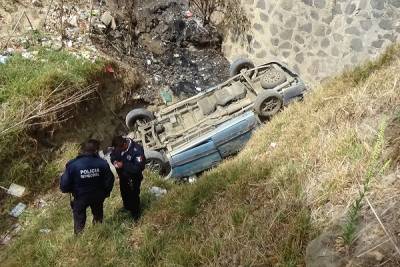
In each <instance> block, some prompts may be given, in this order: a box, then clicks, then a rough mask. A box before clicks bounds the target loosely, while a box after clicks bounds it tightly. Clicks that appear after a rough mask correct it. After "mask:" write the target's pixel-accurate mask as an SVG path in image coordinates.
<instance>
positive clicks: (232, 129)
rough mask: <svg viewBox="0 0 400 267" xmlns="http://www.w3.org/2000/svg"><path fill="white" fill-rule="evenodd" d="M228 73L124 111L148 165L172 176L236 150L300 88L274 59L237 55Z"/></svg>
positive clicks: (207, 165)
mask: <svg viewBox="0 0 400 267" xmlns="http://www.w3.org/2000/svg"><path fill="white" fill-rule="evenodd" d="M231 76H232V77H231V78H230V79H229V80H227V81H225V82H223V83H222V84H219V85H217V86H214V87H212V88H209V89H208V90H206V91H204V92H201V93H199V94H198V95H196V96H193V97H191V98H188V99H185V100H183V101H180V102H178V103H175V104H173V105H171V106H168V107H166V108H164V109H162V110H160V111H159V112H157V113H155V114H153V113H151V112H149V111H148V110H146V109H142V108H140V109H134V110H132V111H130V112H129V113H128V114H127V116H126V125H127V126H128V127H129V128H130V129H131V132H130V133H129V136H130V137H131V138H133V139H134V140H136V141H137V142H139V143H141V144H142V145H143V147H144V148H145V153H146V158H147V163H148V167H149V168H151V169H153V170H155V171H158V172H159V173H160V174H169V176H170V177H173V178H183V177H189V176H191V175H194V174H197V173H199V172H202V171H204V170H206V169H209V168H211V167H213V166H215V165H217V164H218V163H219V162H221V161H222V159H223V158H226V157H227V156H230V155H233V154H235V153H237V152H238V151H240V150H241V149H242V147H243V146H244V145H245V144H246V142H247V140H248V139H249V138H250V136H251V133H252V131H253V130H254V129H255V128H256V127H257V126H258V125H260V123H261V122H262V121H265V120H268V119H269V118H271V117H272V116H273V115H275V114H276V113H278V112H279V111H280V110H281V109H282V108H283V107H284V106H285V105H288V104H289V103H290V102H291V101H294V100H301V99H302V98H303V95H304V93H305V91H306V86H305V85H304V83H303V82H302V81H301V79H300V78H299V76H298V75H297V74H295V73H294V72H292V71H290V70H289V69H288V68H286V67H285V66H283V65H281V64H280V63H277V62H270V63H266V64H263V65H260V66H257V67H254V65H253V64H252V63H251V62H250V61H248V60H244V59H240V60H238V61H236V62H234V63H233V64H232V66H231Z"/></svg>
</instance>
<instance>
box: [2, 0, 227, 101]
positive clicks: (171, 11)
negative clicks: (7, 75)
mask: <svg viewBox="0 0 400 267" xmlns="http://www.w3.org/2000/svg"><path fill="white" fill-rule="evenodd" d="M63 2H64V3H63V4H62V5H61V3H62V2H61V1H48V2H46V1H44V0H43V1H42V0H35V1H31V2H30V5H31V8H34V9H35V11H36V12H37V13H38V14H39V16H40V21H39V22H38V23H37V25H34V28H35V29H34V34H25V35H20V36H18V37H16V38H12V39H11V40H10V42H9V43H8V45H7V47H6V48H7V49H6V50H5V53H2V55H3V56H10V55H12V54H13V53H14V52H25V53H26V52H27V51H29V50H32V49H30V47H34V46H35V47H37V45H38V44H39V45H40V46H43V47H48V48H52V49H56V50H58V49H62V48H64V49H66V50H68V51H70V52H71V53H73V54H75V55H76V56H77V57H79V58H85V59H90V60H95V59H96V58H97V57H98V56H99V54H100V52H102V53H103V55H106V56H109V57H110V58H112V59H114V60H119V61H122V62H123V63H124V64H125V65H128V66H130V67H133V68H137V69H139V73H141V74H142V76H143V77H142V78H143V80H144V85H143V86H142V88H140V90H139V91H137V92H136V93H137V95H136V96H134V97H135V98H140V99H143V100H144V101H146V102H150V103H154V102H155V101H156V100H157V99H158V100H159V99H160V92H161V91H164V92H165V91H169V92H172V93H173V94H174V95H175V96H178V97H179V98H185V97H189V96H192V95H195V94H197V93H198V92H200V91H202V90H204V89H206V88H208V87H210V86H213V85H216V84H218V83H220V82H222V81H223V80H225V79H226V78H228V76H229V73H228V68H229V63H228V61H227V60H226V59H225V57H224V56H223V55H222V53H221V43H222V36H221V34H220V33H219V32H218V30H217V29H216V28H215V27H212V26H210V25H203V22H202V21H201V19H199V17H197V16H196V15H195V14H194V12H192V11H191V10H190V9H189V7H188V3H187V0H186V1H185V0H175V1H166V0H151V1H144V0H137V1H118V0H108V1H104V0H95V1H93V3H92V4H91V3H90V1H63ZM119 2H123V4H120V3H119ZM80 3H81V4H80ZM50 4H51V5H50ZM22 20H25V18H24V17H23V16H22ZM1 60H2V63H4V62H5V58H1Z"/></svg>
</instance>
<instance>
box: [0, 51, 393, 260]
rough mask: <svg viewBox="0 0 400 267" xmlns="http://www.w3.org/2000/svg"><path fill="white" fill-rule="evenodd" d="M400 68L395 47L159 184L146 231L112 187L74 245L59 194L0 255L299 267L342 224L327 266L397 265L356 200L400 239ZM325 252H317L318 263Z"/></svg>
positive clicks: (147, 201)
mask: <svg viewBox="0 0 400 267" xmlns="http://www.w3.org/2000/svg"><path fill="white" fill-rule="evenodd" d="M399 71H400V48H399V47H395V48H393V49H390V50H389V51H388V52H387V53H386V54H385V55H384V56H383V57H382V58H381V59H380V60H379V61H377V62H374V63H368V64H366V65H364V66H362V67H359V68H356V69H355V70H354V71H352V72H349V73H345V74H344V75H342V76H340V77H338V78H336V79H333V80H331V81H329V82H327V83H326V84H325V85H324V86H323V88H317V89H315V90H314V91H313V92H311V93H310V94H309V95H308V96H307V97H306V98H305V100H304V102H302V103H296V104H294V105H292V106H290V107H289V108H287V109H286V110H285V111H284V112H282V113H281V114H279V115H277V116H276V117H275V118H274V119H273V120H272V121H271V122H269V123H268V124H267V125H266V126H264V127H263V128H261V129H260V130H259V131H258V132H257V133H256V134H255V136H254V138H253V139H252V140H251V141H250V143H249V144H248V145H247V147H246V149H245V150H244V151H243V152H242V153H240V154H239V155H238V156H237V157H235V158H233V159H231V160H228V161H227V162H225V163H224V164H222V165H221V166H219V167H218V168H216V169H215V170H212V171H210V172H208V173H206V174H204V175H203V177H202V178H201V179H200V180H199V181H198V182H197V183H196V184H194V185H172V184H170V183H166V182H162V181H160V180H158V179H157V178H154V177H150V178H149V179H147V181H146V185H145V190H143V193H142V197H143V198H144V204H143V205H144V209H145V214H144V217H143V219H142V220H141V221H140V222H139V224H137V225H134V224H133V223H132V222H131V221H130V219H129V218H128V217H127V215H124V214H119V213H118V212H117V209H118V207H119V206H120V200H119V198H118V192H116V190H114V192H113V196H112V198H111V200H109V201H107V203H106V206H105V209H106V217H107V219H106V220H105V222H104V224H103V225H97V226H95V227H88V229H86V232H85V233H84V234H83V235H82V236H81V237H79V238H75V237H74V236H73V234H72V219H71V218H70V217H71V214H70V211H69V205H68V199H67V197H61V196H60V197H59V199H58V201H57V203H53V204H52V205H51V206H49V207H47V208H45V210H44V211H42V210H38V211H35V212H33V214H27V215H25V216H26V217H25V219H26V221H27V224H26V226H25V228H26V229H25V230H24V231H23V232H22V235H21V237H20V238H18V239H17V240H16V241H15V242H14V243H13V244H12V245H11V246H10V247H8V248H7V249H6V250H5V251H3V252H2V254H1V259H2V260H1V262H2V265H3V266H10V265H38V266H47V265H62V266H67V265H68V266H100V265H110V266H118V265H119V266H131V265H133V266H166V265H183V266H193V265H205V266H221V265H222V266H235V265H263V266H264V265H265V266H271V265H283V266H299V265H300V266H301V265H304V264H305V253H306V246H307V244H308V243H309V241H311V240H312V239H313V238H314V237H316V236H317V235H318V234H319V233H320V232H321V231H323V230H324V229H327V228H328V227H332V228H337V229H339V230H337V231H336V232H334V235H333V236H332V238H331V239H329V240H328V241H329V242H322V243H321V244H323V245H320V246H319V247H318V249H326V250H327V251H329V252H330V253H332V254H330V255H333V256H332V257H328V258H329V259H328V260H332V259H333V260H335V261H336V262H337V263H338V262H339V260H343V261H345V262H349V261H352V262H353V263H355V264H360V266H368V265H373V266H375V265H376V264H378V263H383V261H387V262H386V264H387V265H393V266H395V265H396V259H397V256H396V254H393V253H392V252H393V250H394V246H393V244H392V243H391V242H388V241H386V242H385V243H384V245H382V246H379V247H378V249H379V251H380V252H379V253H380V254H377V253H376V251H374V250H376V249H377V248H375V249H374V247H375V246H376V245H377V244H379V243H381V242H383V241H384V240H389V239H388V238H389V237H388V236H387V235H386V234H385V233H384V231H383V230H382V229H381V228H380V224H379V223H378V222H377V220H376V218H375V217H374V215H372V213H371V211H370V210H369V209H367V208H364V205H365V201H364V198H363V199H362V201H361V203H362V204H361V205H358V206H357V205H355V206H354V205H353V206H352V207H353V208H351V205H352V204H353V203H354V201H355V200H357V199H360V194H359V193H360V192H363V191H364V190H365V191H366V196H368V199H369V201H370V203H372V205H374V207H375V210H376V212H377V214H378V216H379V217H380V219H381V222H382V224H383V225H384V226H385V227H386V228H387V232H388V234H389V236H390V238H392V240H393V241H394V242H395V243H396V242H398V240H397V239H398V236H394V235H391V233H395V232H394V230H395V229H396V228H397V229H398V227H399V221H398V220H397V218H396V216H395V215H396V210H397V209H396V206H398V203H397V202H398V201H397V200H396V199H395V198H393V196H396V195H398V194H399V191H398V189H396V188H397V187H396V184H398V183H399V181H398V179H396V177H397V176H396V175H398V173H397V172H396V168H397V166H398V159H399V153H398V152H399V140H398V133H399V131H398V129H399V108H398V107H399V105H400V97H399V91H398V73H399ZM382 125H383V126H382ZM385 125H387V126H386V127H385ZM379 129H381V130H379ZM388 160H391V161H390V163H389V164H385V162H388ZM382 166H386V168H385V169H384V171H381V167H382ZM376 170H378V171H376ZM382 173H384V174H385V176H384V177H382ZM387 175H389V176H387ZM387 177H392V178H390V179H388V178H387ZM393 177H394V178H393ZM360 184H364V185H367V186H364V187H361V186H360ZM150 185H162V186H164V187H168V189H169V193H168V195H167V196H165V197H164V198H163V199H161V200H160V201H153V200H154V198H153V197H152V196H151V194H149V192H148V190H147V188H148V187H149V186H150ZM361 195H362V194H361ZM354 207H355V208H354ZM349 211H351V212H349ZM354 211H356V212H354ZM354 213H355V214H356V216H352V215H351V214H354ZM34 215H37V216H34ZM358 215H360V216H361V217H359V216H358ZM346 219H347V220H346ZM342 227H343V230H342ZM40 229H49V230H51V231H50V232H49V233H47V234H46V231H42V232H41V231H40ZM349 229H350V230H351V229H353V230H352V231H353V232H351V231H350V230H349ZM371 229H372V230H373V231H374V235H371V234H370V233H371V232H370V231H369V230H371ZM354 234H355V235H354ZM352 235H353V237H352V238H349V237H351V236H352ZM354 236H355V237H356V238H354ZM367 237H368V238H369V239H368V240H369V242H365V240H366V238H367ZM382 238H384V240H383V241H382V240H381V239H382ZM370 249H372V250H370ZM369 250H370V251H369ZM363 251H364V252H365V251H367V252H368V253H364V254H362V252H363ZM369 252H374V254H370V253H369ZM316 254H318V251H317V252H314V253H313V252H312V251H309V254H308V255H307V256H308V259H309V263H312V262H314V261H313V259H315V258H318V257H315V255H316ZM371 255H372V256H371ZM357 256H359V257H357ZM378 256H379V257H378ZM314 263H315V262H314ZM315 264H316V265H315V266H322V265H321V263H320V264H318V263H315Z"/></svg>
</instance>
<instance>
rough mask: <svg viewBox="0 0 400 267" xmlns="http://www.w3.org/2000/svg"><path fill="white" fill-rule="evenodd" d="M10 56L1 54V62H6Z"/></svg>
mask: <svg viewBox="0 0 400 267" xmlns="http://www.w3.org/2000/svg"><path fill="white" fill-rule="evenodd" d="M8 58H9V56H3V55H0V64H6V63H7V60H8Z"/></svg>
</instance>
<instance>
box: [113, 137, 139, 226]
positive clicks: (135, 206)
mask: <svg viewBox="0 0 400 267" xmlns="http://www.w3.org/2000/svg"><path fill="white" fill-rule="evenodd" d="M112 146H113V151H112V152H111V162H112V163H113V165H114V166H115V168H116V170H117V173H118V176H119V186H120V191H121V197H122V202H123V206H124V209H125V210H127V211H129V212H130V213H131V214H132V216H133V218H134V219H135V220H137V219H139V217H140V185H141V183H142V180H143V174H142V172H143V170H144V168H145V162H146V159H145V156H144V151H143V147H142V146H141V145H139V144H137V143H136V142H135V141H133V140H132V139H130V138H125V137H122V136H116V137H114V139H113V142H112Z"/></svg>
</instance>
